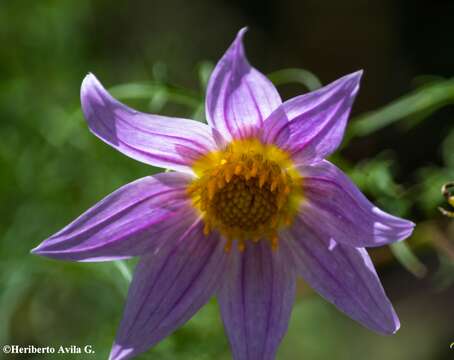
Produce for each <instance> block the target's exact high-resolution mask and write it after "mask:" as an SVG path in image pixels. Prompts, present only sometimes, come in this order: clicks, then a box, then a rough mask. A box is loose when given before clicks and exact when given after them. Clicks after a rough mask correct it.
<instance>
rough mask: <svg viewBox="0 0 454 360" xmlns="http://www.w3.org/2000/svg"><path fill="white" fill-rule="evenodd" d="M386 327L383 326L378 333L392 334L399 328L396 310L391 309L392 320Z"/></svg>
mask: <svg viewBox="0 0 454 360" xmlns="http://www.w3.org/2000/svg"><path fill="white" fill-rule="evenodd" d="M388 325H389V326H388V327H384V328H383V329H382V330H381V331H380V333H381V334H382V335H394V334H395V333H396V332H398V331H399V329H400V320H399V317H398V316H397V314H396V312H395V311H393V315H392V322H391V323H390V324H388Z"/></svg>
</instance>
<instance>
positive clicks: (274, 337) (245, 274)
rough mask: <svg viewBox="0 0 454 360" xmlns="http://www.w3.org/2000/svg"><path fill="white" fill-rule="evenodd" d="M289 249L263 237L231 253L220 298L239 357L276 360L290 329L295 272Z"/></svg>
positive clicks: (231, 339)
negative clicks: (244, 248)
mask: <svg viewBox="0 0 454 360" xmlns="http://www.w3.org/2000/svg"><path fill="white" fill-rule="evenodd" d="M284 250H285V249H284V248H283V249H281V248H279V251H275V252H273V251H271V247H270V246H269V244H267V243H265V242H263V241H261V242H259V243H258V244H256V245H254V244H248V246H246V250H245V252H244V253H239V252H237V251H234V252H232V253H231V258H230V259H229V260H230V262H229V264H228V267H229V268H228V272H227V273H226V274H225V277H226V278H225V279H223V284H222V287H221V288H220V289H219V292H218V300H219V304H220V308H221V314H222V319H223V321H224V327H225V330H226V333H227V336H228V338H229V340H230V344H231V347H232V352H233V358H234V359H235V360H272V359H274V357H275V355H276V351H277V348H278V346H279V344H280V342H281V340H282V338H283V336H284V334H285V333H286V331H287V327H288V322H289V319H290V313H291V310H292V305H293V301H294V295H295V273H294V268H293V267H292V266H289V263H288V260H289V258H290V259H291V256H290V257H289V256H288V255H289V254H288V253H287V252H286V251H284Z"/></svg>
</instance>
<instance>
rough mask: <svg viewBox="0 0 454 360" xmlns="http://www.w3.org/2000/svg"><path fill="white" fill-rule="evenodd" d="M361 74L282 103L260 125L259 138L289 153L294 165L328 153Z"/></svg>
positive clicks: (339, 136) (339, 133)
mask: <svg viewBox="0 0 454 360" xmlns="http://www.w3.org/2000/svg"><path fill="white" fill-rule="evenodd" d="M361 75H362V71H358V72H355V73H353V74H350V75H347V76H344V77H343V78H341V79H339V80H337V81H335V82H333V83H331V84H329V85H327V86H325V87H323V88H321V89H319V90H316V91H313V92H310V93H308V94H305V95H301V96H297V97H295V98H293V99H290V100H288V101H286V102H284V103H283V104H282V105H281V106H280V107H279V108H278V109H276V110H275V113H274V114H273V115H271V116H270V118H269V119H267V120H266V121H265V123H264V128H263V135H262V137H263V139H264V141H265V142H267V143H270V142H271V143H275V144H276V145H278V146H279V147H282V148H284V149H286V150H287V151H289V152H290V153H291V155H292V157H293V159H294V161H295V162H296V163H297V164H301V163H304V164H309V163H312V162H316V161H318V160H321V159H323V158H325V157H326V156H328V155H329V154H331V153H332V152H333V151H334V150H335V149H336V148H337V147H338V146H339V144H340V143H341V141H342V138H343V136H344V130H345V126H346V124H347V119H348V115H349V114H350V110H351V107H352V104H353V101H354V99H355V97H356V94H357V92H358V89H359V81H360V79H361Z"/></svg>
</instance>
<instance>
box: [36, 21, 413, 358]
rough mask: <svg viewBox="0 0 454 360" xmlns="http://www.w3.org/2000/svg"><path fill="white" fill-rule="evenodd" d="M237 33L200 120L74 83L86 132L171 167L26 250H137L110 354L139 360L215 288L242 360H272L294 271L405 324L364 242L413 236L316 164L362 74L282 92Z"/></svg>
mask: <svg viewBox="0 0 454 360" xmlns="http://www.w3.org/2000/svg"><path fill="white" fill-rule="evenodd" d="M244 33H245V29H243V30H241V31H240V32H239V33H238V35H237V37H236V39H235V41H234V42H233V44H232V45H231V46H230V48H229V49H228V50H227V52H226V53H225V55H224V56H223V57H222V59H221V60H220V61H219V63H218V64H217V66H216V68H215V69H214V71H213V74H212V75H211V79H210V81H209V84H208V90H207V96H206V116H207V119H208V125H205V124H203V123H200V122H197V121H192V120H186V119H177V118H170V117H165V116H160V115H149V114H143V113H140V112H138V111H135V110H133V109H131V108H129V107H127V106H125V105H123V104H122V103H120V102H118V101H117V100H115V99H114V98H112V96H110V95H109V93H108V92H107V91H106V90H105V89H104V87H103V86H102V85H101V84H100V82H99V81H98V80H97V79H96V78H95V76H94V75H91V74H90V75H88V76H87V77H86V78H85V80H84V81H83V83H82V89H81V99H82V108H83V111H84V114H85V117H86V119H87V122H88V126H89V127H90V130H91V131H92V132H93V133H94V134H95V135H96V136H97V137H99V138H100V139H101V140H103V141H104V142H106V143H108V144H109V145H111V146H112V147H114V148H116V149H117V150H118V151H120V152H122V153H124V154H126V155H128V156H130V157H131V158H133V159H136V160H139V161H142V162H144V163H146V164H150V165H153V166H159V167H164V168H168V169H172V170H176V171H174V172H166V173H160V174H157V175H154V176H148V177H145V178H142V179H139V180H136V181H134V182H132V183H130V184H128V185H125V186H123V187H122V188H120V189H118V190H117V191H115V192H114V193H112V194H111V195H109V196H107V197H106V198H105V199H103V200H102V201H101V202H99V203H98V204H96V205H95V206H94V207H92V208H91V209H89V210H88V211H86V212H85V213H84V214H82V215H81V216H80V217H79V218H77V219H76V220H74V221H73V222H72V223H71V224H69V225H68V226H66V227H65V228H64V229H63V230H61V231H59V232H58V233H56V234H55V235H53V236H51V237H50V238H49V239H47V240H45V241H44V242H43V243H42V244H41V245H39V246H38V247H37V248H36V249H34V250H33V252H34V253H35V254H39V255H43V256H48V257H51V258H55V259H62V260H72V261H105V260H115V259H124V258H130V257H133V256H140V261H139V263H138V265H137V268H136V271H135V275H134V279H133V281H132V284H131V287H130V289H129V294H128V300H127V303H126V307H125V310H124V316H123V320H122V322H121V324H120V327H119V330H118V334H117V337H116V340H115V343H114V345H113V348H112V352H111V359H126V358H130V357H133V356H135V355H137V354H139V353H141V352H144V351H146V350H147V349H149V348H150V347H152V346H154V345H155V344H157V343H158V342H159V341H160V340H162V339H163V338H164V337H166V336H168V335H169V334H171V333H172V332H173V331H174V330H175V329H177V328H178V327H179V326H181V325H182V324H184V323H185V322H186V321H187V320H189V319H190V318H191V317H192V316H193V315H194V314H195V313H196V312H197V311H198V310H199V309H200V307H202V306H203V305H204V304H206V303H207V302H208V300H209V299H210V298H211V297H212V296H213V295H215V296H216V297H217V299H218V301H219V304H220V309H221V315H222V319H223V322H224V326H225V330H226V333H227V336H228V338H229V340H230V344H231V348H232V352H233V357H234V358H235V359H236V360H262V359H265V360H266V359H273V358H274V357H275V354H276V351H277V348H278V346H279V343H280V342H281V340H282V337H283V336H284V334H285V332H286V330H287V326H288V321H289V318H290V313H291V309H292V304H293V301H294V295H295V278H296V277H297V276H302V277H303V278H304V279H305V280H306V281H307V282H308V283H309V284H310V285H311V286H312V287H313V288H314V289H315V290H316V291H318V292H319V293H320V294H321V295H322V296H323V297H324V298H325V299H327V300H328V301H330V302H332V303H333V304H334V305H336V306H337V307H338V308H339V309H340V310H341V311H343V312H344V313H346V314H347V315H348V316H350V317H351V318H353V319H354V320H356V321H358V322H360V323H361V324H363V325H364V326H366V327H368V328H369V329H372V330H374V331H376V332H378V333H382V334H392V333H395V332H396V331H397V330H398V328H399V319H398V317H397V315H396V313H395V311H394V309H393V307H392V305H391V303H390V301H389V300H388V298H387V297H386V294H385V292H384V290H383V287H382V285H381V283H380V280H379V278H378V276H377V273H376V272H375V269H374V265H373V264H372V262H371V259H370V258H369V255H368V254H367V251H366V250H365V248H366V247H374V246H381V245H385V244H389V243H392V242H394V241H399V240H402V239H405V238H407V237H408V236H409V235H410V234H411V233H412V231H413V227H414V224H413V223H412V222H410V221H407V220H403V219H399V218H397V217H394V216H392V215H389V214H387V213H385V212H383V211H381V210H380V209H378V208H377V207H375V206H374V205H373V204H372V203H370V202H369V201H368V200H367V199H366V197H365V196H364V195H363V194H362V193H361V192H360V190H358V188H357V187H356V186H355V185H354V184H353V183H352V182H351V181H350V180H349V179H348V177H347V176H345V175H344V173H343V172H342V171H341V170H339V169H338V168H337V167H336V166H335V165H333V164H331V163H330V162H329V161H327V160H324V158H325V157H327V156H328V155H330V154H331V153H332V152H333V151H334V150H335V149H336V148H337V147H338V146H339V144H340V142H341V140H342V137H343V134H344V130H345V126H346V123H347V118H348V115H349V112H350V109H351V107H352V103H353V100H354V98H355V96H356V94H357V92H358V88H359V81H360V78H361V74H362V72H361V71H359V72H356V73H353V74H350V75H347V76H344V77H343V78H341V79H339V80H337V81H335V82H333V83H331V84H329V85H327V86H325V87H323V88H321V89H319V90H317V91H314V92H311V93H308V94H305V95H302V96H297V97H295V98H293V99H290V100H288V101H285V102H282V101H281V98H280V96H279V94H278V92H277V91H276V89H275V87H274V86H273V85H272V84H271V82H270V81H269V80H268V79H267V78H266V77H265V76H264V75H262V74H261V73H260V72H259V71H257V70H256V69H254V68H252V67H251V66H250V65H249V63H248V61H247V59H246V57H245V54H244V48H243V43H242V39H243V36H244Z"/></svg>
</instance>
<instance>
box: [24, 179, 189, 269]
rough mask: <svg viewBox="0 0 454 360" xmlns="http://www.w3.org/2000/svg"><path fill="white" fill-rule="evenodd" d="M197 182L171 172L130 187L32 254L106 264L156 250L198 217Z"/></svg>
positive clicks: (137, 181) (123, 188)
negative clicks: (189, 189)
mask: <svg viewBox="0 0 454 360" xmlns="http://www.w3.org/2000/svg"><path fill="white" fill-rule="evenodd" d="M191 179H192V178H191V176H189V175H183V174H179V173H176V172H169V173H162V174H157V175H155V176H148V177H145V178H142V179H139V180H136V181H134V182H132V183H130V184H128V185H125V186H123V187H121V188H120V189H118V190H117V191H115V192H113V193H112V194H110V195H109V196H107V197H106V198H105V199H103V200H101V201H100V202H99V203H98V204H96V205H95V206H93V207H92V208H91V209H89V210H88V211H86V212H85V213H84V214H82V215H81V216H80V217H78V218H77V219H76V220H74V221H73V222H72V223H71V224H69V225H68V226H66V227H65V228H64V229H62V230H61V231H59V232H58V233H56V234H55V235H53V236H51V237H50V238H48V239H47V240H45V241H43V242H42V243H41V244H40V245H39V246H38V247H37V248H35V249H33V250H32V252H33V253H35V254H38V255H42V256H47V257H50V258H55V259H60V260H75V261H105V260H114V259H121V258H128V257H131V256H137V255H142V254H144V253H145V252H149V251H154V250H155V249H156V248H157V247H159V244H161V243H162V242H164V241H165V240H166V239H167V238H169V237H172V236H175V234H174V232H178V231H183V230H184V225H185V224H188V223H189V222H190V221H191V220H192V221H193V219H194V218H195V217H196V214H195V212H194V211H193V209H192V207H191V204H190V200H188V198H187V195H186V185H187V184H188V182H189V181H190V180H191ZM169 229H172V231H168V230H169Z"/></svg>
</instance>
